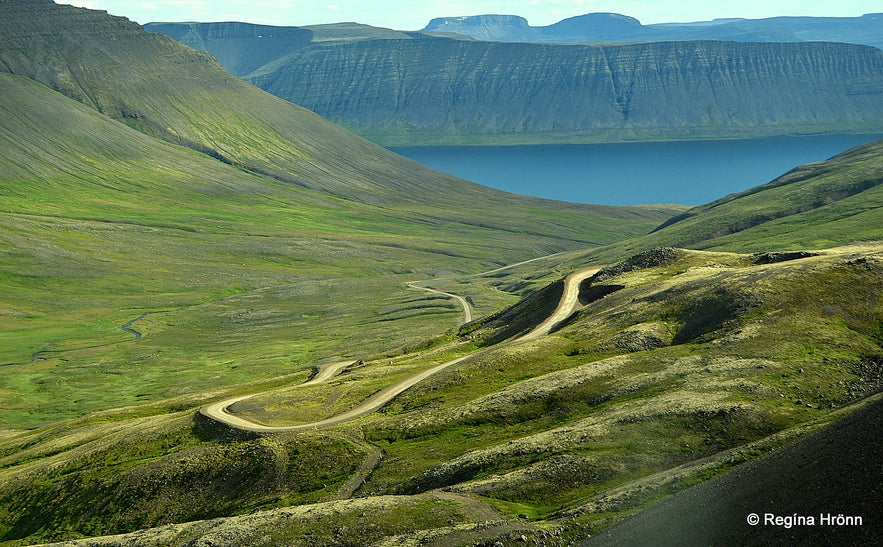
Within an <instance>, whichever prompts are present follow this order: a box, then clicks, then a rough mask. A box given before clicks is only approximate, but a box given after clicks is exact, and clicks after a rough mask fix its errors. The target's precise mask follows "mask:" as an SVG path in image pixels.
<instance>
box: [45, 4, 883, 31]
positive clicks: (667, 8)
mask: <svg viewBox="0 0 883 547" xmlns="http://www.w3.org/2000/svg"><path fill="white" fill-rule="evenodd" d="M56 2H57V3H59V4H73V5H75V6H80V7H87V8H91V9H99V10H105V11H108V12H109V13H111V14H113V15H121V16H124V17H128V18H129V19H131V20H133V21H135V22H137V23H141V24H145V23H150V22H179V21H199V22H214V21H243V22H248V23H258V24H264V25H280V26H304V25H315V24H322V23H339V22H344V21H355V22H357V23H364V24H366V25H373V26H378V27H387V28H393V29H396V30H420V29H422V28H424V27H425V26H426V24H427V23H428V22H429V20H430V19H432V18H434V17H455V16H463V15H481V14H487V13H495V14H507V15H520V16H522V17H524V18H526V19H527V21H528V23H530V24H531V25H533V26H543V25H549V24H552V23H555V22H557V21H560V20H561V19H565V18H567V17H573V16H575V15H584V14H586V13H593V12H613V13H621V14H623V15H629V16H631V17H635V18H636V19H638V20H639V21H641V22H642V23H644V24H650V23H671V22H689V21H710V20H712V19H715V18H727V17H743V18H746V19H762V18H765V17H776V16H779V15H809V16H815V17H857V16H860V15H863V14H865V13H875V12H881V11H883V5H881V2H880V0H839V1H832V0H736V1H734V0H496V1H494V0H433V1H431V2H421V1H416V2H415V1H414V0H56Z"/></svg>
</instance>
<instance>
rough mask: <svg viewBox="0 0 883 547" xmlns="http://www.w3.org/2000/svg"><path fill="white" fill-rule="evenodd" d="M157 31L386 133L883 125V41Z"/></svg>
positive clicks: (465, 136)
mask: <svg viewBox="0 0 883 547" xmlns="http://www.w3.org/2000/svg"><path fill="white" fill-rule="evenodd" d="M153 28H154V29H155V30H156V31H159V32H164V33H168V34H169V35H171V36H173V37H175V38H177V39H179V40H181V41H182V42H184V43H186V44H188V45H191V46H193V47H195V48H200V49H203V50H205V51H208V52H209V53H211V54H212V55H215V56H216V57H217V58H218V59H219V60H220V61H221V62H222V63H224V66H225V67H226V68H227V69H228V70H231V72H233V73H234V74H236V75H237V76H240V77H243V78H245V79H246V80H248V81H249V82H252V83H254V84H255V85H257V86H258V87H260V88H262V89H264V90H266V91H268V92H270V93H272V94H274V95H277V96H279V97H282V98H284V99H287V100H289V101H291V102H294V103H295V104H299V105H302V106H305V107H307V108H309V109H311V110H313V111H314V112H317V113H319V114H321V115H322V116H325V117H327V118H328V119H330V120H333V121H335V122H337V123H340V124H341V125H343V126H344V127H347V128H349V129H351V130H353V131H355V132H357V133H359V134H360V135H362V136H365V137H367V138H369V139H371V140H373V141H375V142H381V143H384V144H402V145H408V144H420V143H424V144H436V143H438V144H446V143H455V144H464V143H535V142H595V141H605V142H610V141H621V140H661V139H683V138H731V137H758V136H770V135H798V134H811V133H819V132H850V131H855V132H862V131H869V132H870V131H875V130H877V129H879V128H880V127H881V125H883V91H881V89H883V52H881V51H880V50H879V49H877V48H874V47H871V46H862V45H853V44H838V43H823V42H806V43H737V42H712V41H686V42H647V43H638V44H625V45H623V44H620V45H612V44H591V45H588V44H535V43H505V42H481V41H474V40H463V39H456V38H450V37H432V36H428V35H426V34H420V33H411V34H409V35H404V34H399V35H395V34H393V35H383V34H378V32H376V31H374V30H372V29H371V27H364V26H357V27H354V28H351V29H350V32H349V34H347V33H345V32H343V31H340V33H338V34H337V35H324V34H320V33H318V32H317V31H310V30H307V29H295V28H285V27H282V28H274V27H266V26H252V25H243V24H241V23H206V24H200V23H179V24H163V25H158V26H155V27H153ZM310 33H315V36H313V37H312V38H310ZM335 36H336V39H335Z"/></svg>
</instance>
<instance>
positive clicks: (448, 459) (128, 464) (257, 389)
mask: <svg viewBox="0 0 883 547" xmlns="http://www.w3.org/2000/svg"><path fill="white" fill-rule="evenodd" d="M0 4H2V7H3V9H2V11H0V38H2V39H0V44H3V46H2V48H0V68H2V69H3V72H0V150H2V154H0V365H2V366H0V405H2V408H3V412H2V414H0V419H2V425H0V428H3V429H0V544H3V545H10V546H11V545H24V544H29V543H34V542H39V541H54V540H68V539H76V538H80V537H84V536H98V535H106V534H130V535H127V536H123V537H117V538H114V537H110V538H98V539H94V540H92V539H90V540H88V542H89V544H90V545H101V544H105V545H163V546H165V545H196V544H202V545H208V544H224V545H279V544H291V545H364V544H371V543H384V542H386V543H387V544H408V543H419V542H426V543H435V544H448V545H463V544H470V543H473V542H480V541H487V542H490V543H492V544H493V543H494V542H496V541H504V542H516V543H517V542H523V541H522V539H521V536H522V535H523V536H524V537H525V538H526V539H529V540H538V541H542V542H545V543H547V544H555V543H561V544H564V543H567V542H570V541H579V540H581V539H582V538H584V537H585V536H586V535H588V534H594V533H596V532H597V531H599V530H601V529H603V528H605V527H607V526H609V525H611V524H613V523H615V522H617V521H619V520H621V519H622V518H624V517H626V516H628V515H629V514H632V513H634V512H637V511H639V510H641V509H642V508H643V507H645V506H647V505H649V504H652V503H654V502H656V501H658V500H660V499H663V498H664V497H666V496H668V495H669V494H671V493H673V492H676V491H678V490H682V489H684V488H686V487H688V486H690V485H693V484H696V483H699V482H702V481H703V480H705V479H707V478H708V477H710V476H713V475H716V474H719V473H721V472H724V471H727V470H729V469H731V468H733V467H736V466H738V464H740V463H742V462H744V461H746V460H750V459H753V458H755V457H756V456H758V455H760V454H763V453H766V452H769V451H771V450H773V449H775V448H776V447H779V446H781V445H784V444H787V443H789V442H790V441H792V440H794V439H796V438H799V437H800V436H801V435H803V434H805V433H806V432H808V431H812V430H814V429H817V428H818V427H819V426H821V425H823V424H825V423H829V422H835V420H837V419H839V418H841V417H843V416H847V415H848V414H849V413H850V412H852V411H853V410H854V409H855V408H856V407H857V406H861V405H862V404H863V402H864V401H866V400H867V397H868V396H872V397H874V395H873V394H874V393H876V392H877V391H879V389H880V387H881V374H880V365H881V362H883V301H881V295H883V291H881V287H883V246H881V244H880V243H878V242H877V243H875V242H874V241H873V240H877V239H880V238H881V234H880V226H883V218H881V212H880V211H881V208H880V203H879V199H878V194H879V192H878V189H879V188H880V186H881V185H880V182H881V180H880V172H881V168H880V165H881V161H883V159H881V158H883V150H881V145H880V144H879V143H878V144H875V145H869V146H866V147H861V148H858V149H855V150H853V151H850V152H849V153H847V154H844V155H842V156H838V157H837V158H833V159H832V160H830V161H828V162H824V163H821V164H815V165H810V166H804V167H801V168H799V169H797V170H795V171H794V172H792V173H790V174H787V175H785V176H784V177H783V178H782V179H779V180H778V181H774V182H773V183H771V184H770V185H767V186H765V187H760V188H758V189H755V190H754V191H751V192H746V193H744V194H742V195H738V196H732V197H729V198H726V199H724V200H721V201H720V202H719V203H716V204H711V205H710V206H705V207H699V208H695V209H691V210H688V211H683V210H682V209H677V208H663V207H659V208H640V209H639V208H611V207H592V206H583V205H573V204H563V203H553V202H548V201H543V200H534V199H528V198H520V197H517V196H512V195H508V194H503V193H499V192H494V191H491V190H487V189H484V188H481V187H478V186H475V185H471V184H468V183H466V182H464V181H460V180H457V179H454V178H451V177H448V176H445V175H442V174H440V173H437V172H433V171H430V170H427V169H424V168H422V167H420V166H418V165H416V164H414V163H412V162H409V161H407V160H404V159H401V158H398V157H397V156H395V155H392V154H389V153H388V152H386V151H383V150H381V149H379V148H377V147H375V146H374V145H372V144H370V143H368V142H366V141H364V140H361V139H359V138H357V137H355V136H353V135H351V134H349V133H347V132H346V131H343V130H341V129H339V128H337V127H335V126H333V125H331V124H329V123H328V122H325V121H324V120H322V119H321V118H319V117H317V116H315V115H313V114H311V113H309V112H307V111H305V110H303V109H301V108H299V107H296V106H293V105H291V104H288V103H285V102H284V101H281V100H278V99H276V98H274V97H272V96H270V95H267V94H265V93H262V92H260V91H258V90H256V89H254V88H252V87H250V86H249V85H247V84H245V83H244V82H241V81H240V80H238V79H236V78H233V77H232V76H229V75H228V74H227V73H225V72H223V71H222V70H220V68H219V67H218V66H217V65H215V64H214V63H213V62H211V60H210V59H208V58H207V56H205V55H204V54H199V53H195V52H193V51H191V50H189V49H187V48H184V47H183V46H181V45H179V44H177V43H174V42H172V41H171V40H170V39H167V38H164V37H162V36H157V35H151V34H148V33H145V32H143V31H142V30H140V29H139V28H138V27H137V26H135V25H132V24H131V23H129V22H127V21H125V20H121V19H118V18H113V17H109V16H106V15H104V14H99V13H95V12H91V11H87V10H80V9H75V8H70V7H64V6H56V5H54V4H52V3H50V2H42V3H41V2H8V1H7V2H2V3H0ZM326 30H327V32H329V36H333V35H334V32H338V33H341V32H342V33H346V32H348V30H347V29H340V28H337V29H326ZM676 213H677V214H680V213H683V214H680V216H679V217H677V218H674V219H672V220H671V222H667V221H668V219H670V218H671V217H672V216H673V215H675V214H676ZM719 216H720V217H721V218H722V219H723V220H719V219H718V217H719ZM661 224H665V225H664V226H662V227H660V228H659V229H657V230H656V231H653V233H648V232H651V231H652V230H653V228H654V227H658V226H660V225H661ZM709 226H711V227H713V229H707V227H709ZM798 228H799V229H798ZM642 234H643V236H642ZM760 234H763V236H764V237H759V235H760ZM777 234H778V237H777ZM634 236H642V237H634ZM626 238H628V239H627V240H626V241H622V240H624V239H626ZM859 241H860V242H863V243H861V244H854V245H852V246H841V247H835V246H836V245H844V244H847V243H851V242H859ZM662 245H678V246H682V247H683V246H690V247H694V248H699V247H702V248H703V249H706V250H687V249H675V248H671V247H664V248H660V246H662ZM799 248H804V249H813V248H815V249H816V250H814V251H812V252H809V251H803V252H799V251H795V249H799ZM587 249H588V250H587ZM825 249H827V250H825ZM734 250H738V251H739V252H740V253H742V254H736V253H734V252H731V251H734ZM774 251H775V252H774ZM788 251H791V252H788ZM558 252H561V254H555V255H554V256H547V257H546V258H543V259H541V260H536V261H532V262H528V263H524V264H521V265H519V266H517V267H513V268H511V269H503V270H496V271H491V272H489V273H488V274H487V275H478V274H477V273H478V272H482V271H488V270H495V268H496V267H497V266H498V265H500V264H501V263H513V262H518V261H520V260H526V259H529V258H532V257H536V256H540V255H551V254H552V253H558ZM630 255H633V256H631V258H628V257H629V256H630ZM602 263H608V264H614V265H613V266H610V267H608V268H605V269H604V270H602V271H601V272H599V274H598V275H597V276H595V277H594V278H593V279H592V280H591V281H590V282H588V283H586V284H584V285H583V286H582V294H581V301H582V302H583V303H584V304H585V307H583V308H582V309H581V310H580V311H579V312H578V313H576V314H575V315H574V316H572V317H571V318H570V319H569V320H568V321H567V322H566V323H565V324H563V325H561V326H560V327H559V328H558V330H557V331H556V332H555V333H554V334H552V335H550V336H545V337H541V338H538V339H534V340H530V341H524V342H513V341H511V337H512V336H514V335H516V334H517V333H519V332H521V331H523V330H524V329H526V328H529V327H530V326H532V325H535V324H538V323H539V322H541V321H542V320H543V319H544V318H545V315H546V314H547V312H548V311H549V310H550V309H551V308H553V307H554V300H555V299H556V298H558V295H559V294H560V292H561V290H560V286H559V284H558V280H560V279H561V278H562V277H563V276H564V275H566V274H567V273H569V272H570V271H571V270H574V269H576V268H580V267H585V266H588V265H592V264H602ZM418 279H420V280H425V279H430V280H431V281H430V282H428V283H424V284H427V286H432V287H434V288H435V287H437V288H439V289H442V290H447V291H449V292H451V293H455V294H458V295H462V296H463V297H467V298H468V299H469V300H470V301H471V302H472V303H473V304H474V306H475V308H476V311H477V312H478V314H479V316H486V317H487V318H486V319H481V318H480V319H479V320H477V321H476V322H473V323H471V324H468V325H465V326H463V327H461V328H457V323H458V319H459V317H460V316H461V313H460V310H459V306H458V305H456V304H455V303H454V302H453V301H451V300H449V299H447V298H445V297H444V296H442V295H438V294H431V293H427V292H425V291H418V290H416V289H408V288H407V287H406V285H405V282H407V281H414V280H418ZM522 296H523V297H526V298H524V299H523V300H520V297H522ZM519 301H520V303H518V304H516V302H519ZM512 304H516V305H514V306H512ZM510 306H511V307H510ZM496 312H499V313H496ZM124 325H128V327H127V328H128V329H129V330H123V329H122V328H121V327H122V326H124ZM135 332H137V333H139V334H141V337H140V339H137V337H136V335H135V334H134V333H135ZM460 355H469V357H468V358H466V359H464V360H463V361H461V362H459V363H458V364H456V365H454V366H451V367H449V368H446V369H445V370H444V371H443V372H440V373H439V374H437V375H435V376H433V377H432V378H430V379H428V380H426V381H424V382H421V383H420V384H418V385H416V386H415V387H414V388H412V389H410V390H408V391H406V392H404V393H403V394H402V395H400V396H399V397H397V398H396V399H394V400H393V401H392V402H391V403H389V404H388V405H386V406H385V407H384V408H382V409H381V411H380V412H378V413H375V414H371V415H366V416H363V417H361V418H359V419H357V420H354V421H351V422H347V423H345V424H342V425H339V426H336V427H333V428H329V429H325V430H318V431H310V432H307V433H301V434H280V435H272V436H263V437H262V436H256V435H250V434H245V433H242V432H239V431H236V430H229V429H226V428H224V427H221V426H219V425H218V424H215V423H214V422H211V421H208V420H206V419H203V418H201V417H200V415H199V414H198V413H197V409H198V408H199V407H200V406H201V405H203V404H205V403H207V402H210V401H218V400H223V399H226V398H228V397H231V396H234V395H237V394H247V393H260V395H258V396H256V397H254V398H252V399H249V400H247V401H244V402H243V403H244V404H241V405H238V406H236V405H234V407H235V408H233V409H232V410H233V411H234V412H239V413H240V414H241V415H243V416H245V417H251V418H254V419H258V420H262V421H266V422H268V423H271V424H273V423H278V424H282V423H285V422H286V421H292V420H294V421H298V420H300V421H306V420H308V419H310V418H311V417H313V416H323V415H324V414H323V413H326V414H327V413H328V412H329V409H331V411H333V410H334V409H337V408H345V407H347V406H352V405H353V404H354V402H355V401H357V400H358V399H360V398H362V397H365V396H367V395H368V394H370V393H372V392H374V391H376V390H378V389H380V388H381V387H382V386H384V385H389V384H388V383H387V382H386V381H387V380H388V382H389V383H392V382H393V381H395V380H397V379H399V378H402V377H407V376H409V375H411V374H412V373H414V372H417V371H421V370H425V369H426V368H428V367H430V366H432V365H433V364H436V363H440V362H444V361H447V360H448V359H450V358H452V357H454V356H460ZM347 357H349V358H352V359H354V360H355V359H357V358H363V359H364V362H362V363H359V364H357V365H356V366H354V367H352V368H351V369H350V370H348V371H346V372H345V373H343V374H342V375H340V376H338V377H336V378H334V379H332V380H330V381H328V382H326V383H322V384H317V385H315V386H310V387H302V388H295V387H294V386H295V385H296V384H299V383H302V382H303V381H304V380H306V379H307V378H309V377H310V374H311V369H312V368H313V367H315V366H317V365H319V364H321V363H323V362H328V361H331V360H332V359H334V360H338V359H343V358H347ZM876 397H878V398H879V395H878V396H876ZM298 405H312V406H305V407H303V408H304V410H305V412H304V413H299V412H298V410H299V408H301V407H299V406H298ZM303 414H308V415H307V416H304V415H303ZM835 425H836V422H835ZM836 510H838V511H843V510H846V509H843V508H837V509H836ZM146 527H158V528H154V529H150V530H145V531H136V530H139V529H142V528H146Z"/></svg>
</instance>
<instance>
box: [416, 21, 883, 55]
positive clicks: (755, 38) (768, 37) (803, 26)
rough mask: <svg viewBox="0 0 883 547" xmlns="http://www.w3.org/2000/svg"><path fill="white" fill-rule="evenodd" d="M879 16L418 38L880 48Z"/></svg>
mask: <svg viewBox="0 0 883 547" xmlns="http://www.w3.org/2000/svg"><path fill="white" fill-rule="evenodd" d="M881 23H883V13H869V14H866V15H863V16H861V17H770V18H766V19H715V20H714V21H699V22H691V23H657V24H651V25H642V24H641V22H640V21H638V20H637V19H635V18H633V17H628V16H626V15H620V14H618V13H587V14H585V15H577V16H575V17H570V18H567V19H564V20H561V21H559V22H557V23H553V24H551V25H546V26H536V27H534V26H531V25H529V24H528V22H527V21H526V20H525V19H523V18H521V17H518V16H514V15H473V16H467V17H438V18H435V19H433V20H431V21H430V22H429V24H428V25H426V27H425V28H424V29H423V30H422V32H428V33H453V34H459V35H462V36H469V37H471V38H475V39H478V40H502V41H507V42H599V41H600V42H641V41H661V40H733V41H741V42H803V41H808V42H811V41H825V42H847V43H853V44H865V45H870V46H875V47H883V24H881Z"/></svg>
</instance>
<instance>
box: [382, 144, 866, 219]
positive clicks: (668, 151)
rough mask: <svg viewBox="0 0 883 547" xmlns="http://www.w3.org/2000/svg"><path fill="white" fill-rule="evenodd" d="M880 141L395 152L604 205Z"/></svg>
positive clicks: (726, 182)
mask: <svg viewBox="0 0 883 547" xmlns="http://www.w3.org/2000/svg"><path fill="white" fill-rule="evenodd" d="M879 139H883V134H873V135H822V136H812V137H772V138H765V139H743V140H726V141H709V140H703V141H677V142H638V143H616V144H567V145H524V146H409V147H392V148H391V150H393V151H394V152H396V153H398V154H401V155H403V156H406V157H409V158H411V159H414V160H416V161H419V162H420V163H423V164H425V165H428V166H429V167H432V168H434V169H438V170H440V171H445V172H447V173H450V174H453V175H456V176H458V177H462V178H465V179H467V180H471V181H473V182H477V183H480V184H484V185H486V186H490V187H493V188H498V189H500V190H506V191H507V192H513V193H516V194H524V195H529V196H537V197H543V198H550V199H559V200H564V201H575V202H580V203H599V204H606V205H637V204H641V203H680V204H683V205H700V204H703V203H708V202H710V201H714V200H716V199H718V198H721V197H723V196H725V195H727V194H732V193H734V192H740V191H742V190H747V189H748V188H752V187H754V186H757V185H760V184H764V183H767V182H769V181H771V180H773V179H774V178H776V177H778V176H779V175H781V174H783V173H785V172H787V171H790V170H791V169H793V168H794V167H797V166H798V165H801V164H804V163H808V162H813V161H822V160H825V159H828V158H830V157H831V156H834V155H837V154H839V153H840V152H843V151H845V150H847V149H849V148H852V147H854V146H858V145H860V144H864V143H868V142H872V141H875V140H879Z"/></svg>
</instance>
